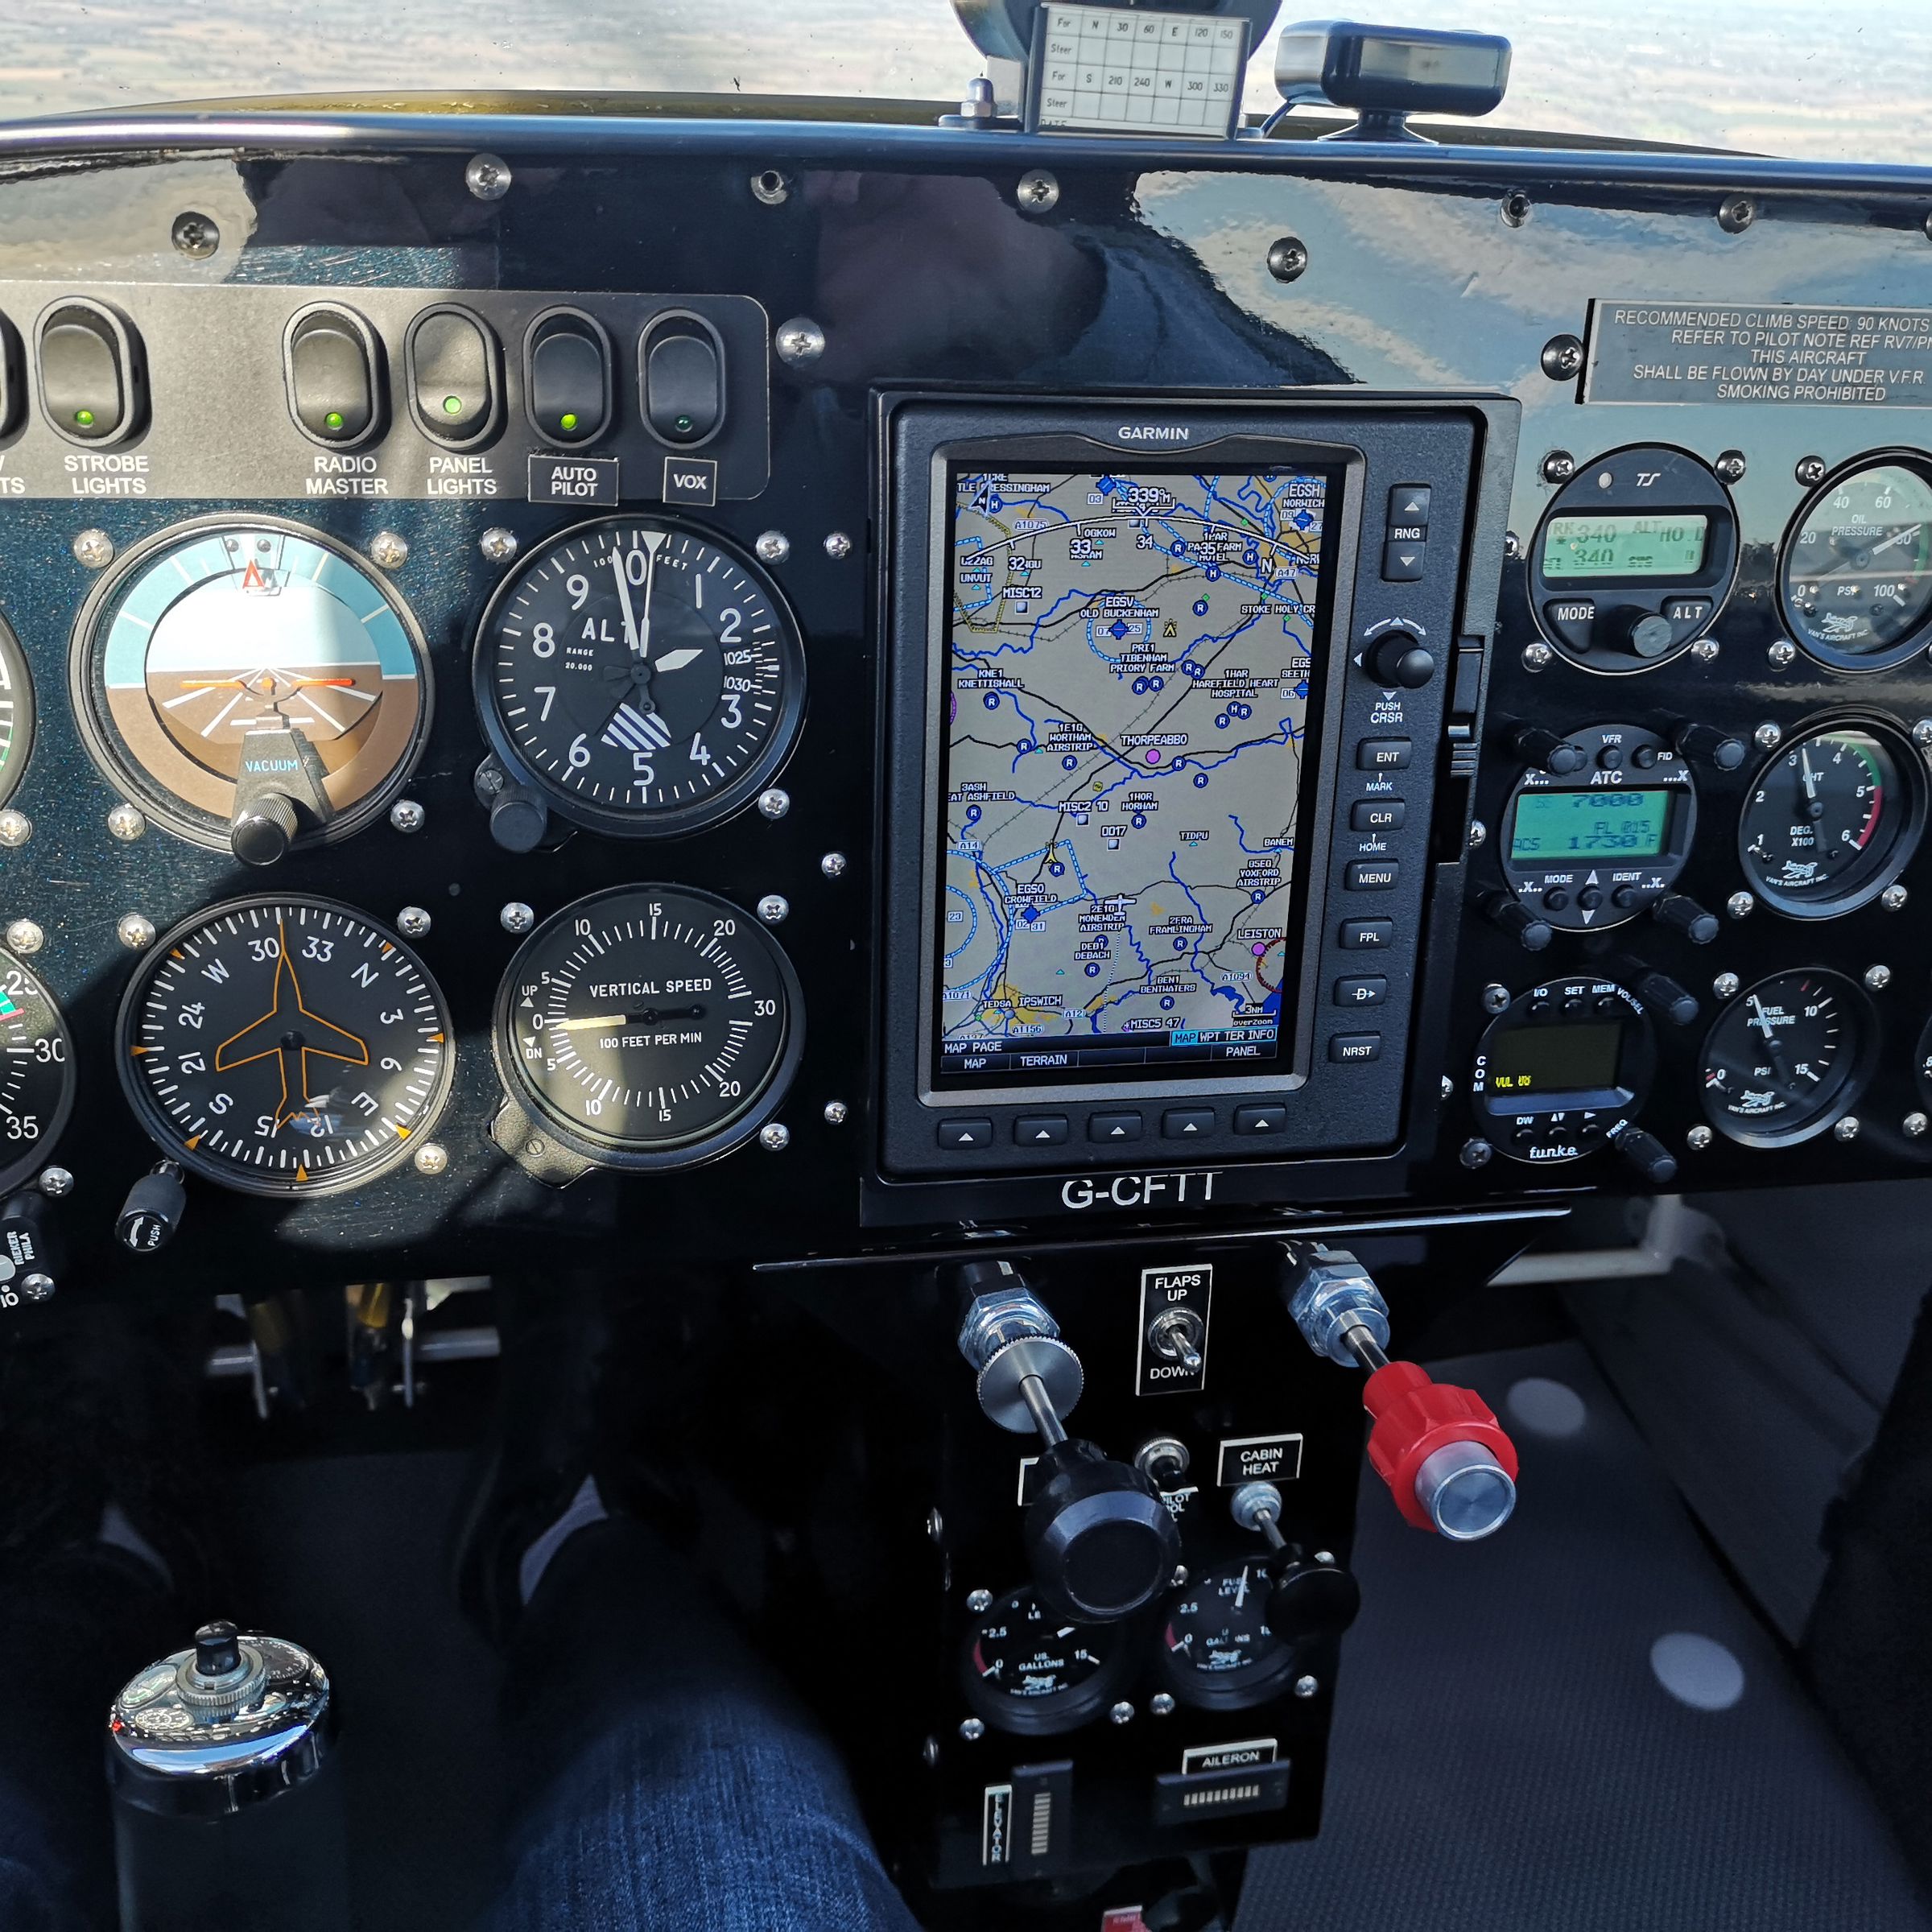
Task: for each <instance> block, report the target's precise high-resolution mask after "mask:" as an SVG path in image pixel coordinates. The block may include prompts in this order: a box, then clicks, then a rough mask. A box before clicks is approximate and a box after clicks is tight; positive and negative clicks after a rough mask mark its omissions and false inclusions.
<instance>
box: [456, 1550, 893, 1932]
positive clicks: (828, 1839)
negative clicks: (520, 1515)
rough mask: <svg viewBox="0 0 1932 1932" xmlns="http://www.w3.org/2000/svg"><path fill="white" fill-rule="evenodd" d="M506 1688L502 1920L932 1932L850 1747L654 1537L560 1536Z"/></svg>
mask: <svg viewBox="0 0 1932 1932" xmlns="http://www.w3.org/2000/svg"><path fill="white" fill-rule="evenodd" d="M510 1686H511V1690H510V1708H509V1716H510V1728H511V1732H512V1735H513V1737H514V1740H515V1741H516V1743H517V1744H518V1747H519V1749H520V1752H521V1755H522V1761H521V1763H520V1765H519V1770H520V1772H521V1773H522V1777H523V1779H524V1781H525V1785H526V1792H527V1796H526V1798H525V1799H524V1802H523V1803H522V1805H521V1806H519V1816H520V1823H519V1824H518V1828H517V1830H516V1832H515V1835H514V1838H513V1841H512V1845H511V1859H512V1871H511V1876H510V1881H509V1885H508V1887H507V1889H506V1893H505V1896H504V1897H503V1900H502V1903H501V1905H499V1906H498V1907H497V1910H496V1912H495V1913H494V1914H493V1918H492V1921H491V1924H492V1932H875V1929H876V1932H917V1929H916V1926H915V1925H914V1920H913V1918H912V1916H911V1914H910V1913H909V1912H908V1911H907V1910H906V1906H905V1905H904V1904H903V1903H902V1901H901V1900H900V1899H899V1897H898V1893H896V1892H894V1889H893V1887H892V1884H891V1881H890V1880H889V1879H888V1878H887V1877H886V1872H885V1870H884V1868H883V1867H882V1866H881V1864H880V1863H879V1856H878V1854H877V1852H876V1851H874V1850H873V1846H872V1842H871V1840H870V1839H869V1838H868V1837H867V1835H866V1833H865V1826H864V1824H863V1823H861V1820H860V1818H859V1814H858V1808H857V1804H856V1803H855V1802H854V1800H853V1798H852V1790H851V1787H850V1785H849V1784H848V1781H847V1780H846V1777H845V1772H844V1766H843V1765H841V1764H840V1761H839V1758H838V1755H837V1753H836V1752H835V1751H834V1750H833V1749H832V1746H831V1744H829V1743H828V1741H827V1740H826V1739H825V1738H824V1736H822V1735H821V1734H820V1733H819V1732H818V1730H817V1728H815V1725H814V1724H813V1723H812V1721H811V1719H810V1718H809V1717H808V1716H807V1714H806V1713H805V1712H804V1711H803V1710H802V1709H801V1708H800V1707H799V1705H798V1703H796V1701H795V1699H793V1698H792V1696H791V1693H790V1692H789V1691H787V1690H786V1688H785V1686H783V1685H782V1684H781V1683H780V1682H778V1680H777V1679H776V1678H774V1676H772V1675H771V1674H770V1673H769V1671H768V1670H766V1666H764V1665H763V1663H762V1662H760V1661H759V1660H758V1658H757V1657H754V1656H753V1654H752V1653H750V1652H749V1649H747V1647H746V1646H745V1645H744V1644H743V1643H742V1642H741V1641H740V1640H739V1639H738V1637H737V1635H736V1633H734V1632H733V1631H732V1630H731V1629H729V1627H728V1626H727V1625H726V1624H725V1623H724V1621H723V1620H722V1619H721V1618H720V1616H719V1614H718V1612H717V1610H716V1607H715V1606H714V1605H713V1604H712V1603H711V1601H710V1600H709V1599H708V1597H707V1596H704V1594H703V1593H702V1591H700V1588H699V1587H698V1586H697V1585H696V1583H695V1582H694V1581H693V1580H692V1579H691V1578H690V1576H689V1575H688V1573H687V1571H685V1570H684V1568H683V1565H682V1564H681V1563H679V1561H678V1560H677V1559H676V1558H675V1556H673V1555H672V1554H671V1552H670V1551H669V1550H667V1549H666V1548H665V1546H663V1544H662V1543H661V1542H659V1541H658V1538H656V1537H655V1536H654V1534H652V1533H651V1532H650V1530H646V1529H643V1528H642V1527H641V1526H640V1525H638V1524H636V1523H634V1522H628V1521H610V1522H606V1523H600V1524H597V1525H595V1526H594V1527H592V1528H590V1529H588V1530H580V1531H578V1533H577V1534H576V1535H575V1536H573V1537H572V1538H571V1539H570V1540H569V1542H567V1543H565V1544H564V1546H563V1548H562V1549H561V1550H559V1552H558V1553H557V1554H556V1556H555V1558H552V1560H551V1564H550V1567H549V1568H548V1569H547V1571H545V1572H544V1575H543V1582H542V1583H541V1584H539V1587H538V1589H537V1593H536V1595H535V1598H534V1599H533V1600H532V1601H531V1603H530V1608H529V1610H528V1612H526V1616H525V1617H524V1620H523V1623H522V1627H521V1629H520V1630H519V1631H518V1637H517V1642H516V1647H515V1650H514V1653H513V1655H512V1657H511V1660H510Z"/></svg>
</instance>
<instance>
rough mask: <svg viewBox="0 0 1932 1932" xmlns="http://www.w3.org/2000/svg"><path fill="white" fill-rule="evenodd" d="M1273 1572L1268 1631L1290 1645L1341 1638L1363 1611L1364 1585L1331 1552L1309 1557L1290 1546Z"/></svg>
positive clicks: (1273, 1564)
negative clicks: (1326, 1638) (1324, 1638)
mask: <svg viewBox="0 0 1932 1932" xmlns="http://www.w3.org/2000/svg"><path fill="white" fill-rule="evenodd" d="M1269 1573H1270V1574H1271V1575H1272V1576H1273V1577H1274V1587H1273V1589H1272V1590H1271V1591H1270V1592H1269V1598H1268V1628H1269V1629H1270V1630H1271V1631H1273V1632H1274V1634H1275V1635H1276V1636H1277V1637H1280V1638H1281V1639H1282V1641H1283V1642H1284V1643H1289V1644H1306V1643H1311V1642H1314V1641H1317V1640H1319V1639H1320V1638H1322V1637H1340V1635H1341V1634H1342V1633H1343V1632H1344V1630H1346V1629H1348V1626H1349V1625H1350V1624H1352V1623H1353V1622H1354V1621H1355V1620H1356V1615H1357V1613H1358V1612H1360V1609H1361V1607H1362V1587H1361V1585H1360V1583H1357V1582H1356V1580H1355V1579H1354V1577H1353V1576H1352V1575H1350V1574H1349V1572H1348V1571H1346V1570H1344V1568H1343V1567H1341V1565H1340V1563H1337V1562H1335V1559H1334V1558H1333V1557H1331V1556H1330V1555H1328V1554H1327V1552H1326V1551H1325V1550H1318V1551H1317V1552H1316V1553H1315V1554H1314V1555H1312V1556H1307V1555H1304V1554H1302V1551H1300V1550H1297V1549H1295V1548H1294V1547H1293V1546H1290V1547H1289V1548H1288V1549H1286V1550H1282V1552H1281V1553H1280V1554H1278V1555H1277V1556H1275V1557H1274V1558H1273V1559H1272V1560H1271V1561H1270V1563H1269Z"/></svg>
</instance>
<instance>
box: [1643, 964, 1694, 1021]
mask: <svg viewBox="0 0 1932 1932" xmlns="http://www.w3.org/2000/svg"><path fill="white" fill-rule="evenodd" d="M1637 997H1638V998H1639V999H1640V1000H1641V1001H1643V1003H1644V1004H1645V1005H1646V1006H1648V1007H1649V1009H1650V1010H1651V1011H1652V1012H1653V1013H1662V1015H1663V1016H1664V1018H1666V1019H1667V1020H1668V1021H1669V1022H1670V1024H1671V1025H1672V1026H1691V1024H1692V1023H1693V1022H1695V1020H1696V1018H1697V1012H1698V1007H1697V1001H1696V1000H1695V997H1693V996H1692V995H1691V994H1690V993H1686V991H1685V990H1684V989H1683V988H1682V987H1681V986H1680V985H1678V983H1677V981H1676V980H1674V979H1671V978H1670V977H1669V976H1666V974H1664V973H1661V972H1647V973H1645V975H1644V976H1643V977H1642V978H1641V980H1638V981H1637Z"/></svg>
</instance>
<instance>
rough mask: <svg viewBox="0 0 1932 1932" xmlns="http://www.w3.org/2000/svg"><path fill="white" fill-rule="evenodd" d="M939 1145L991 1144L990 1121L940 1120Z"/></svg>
mask: <svg viewBox="0 0 1932 1932" xmlns="http://www.w3.org/2000/svg"><path fill="white" fill-rule="evenodd" d="M939 1145H940V1146H942V1147H952V1148H955V1149H957V1148H961V1147H990V1146H992V1145H993V1122H992V1121H940V1122H939Z"/></svg>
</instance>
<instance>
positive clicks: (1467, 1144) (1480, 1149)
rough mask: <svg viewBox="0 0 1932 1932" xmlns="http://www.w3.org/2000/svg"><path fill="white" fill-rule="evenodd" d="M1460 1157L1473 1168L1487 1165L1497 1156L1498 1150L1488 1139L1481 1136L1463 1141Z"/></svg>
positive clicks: (1466, 1164) (1464, 1164) (1465, 1164)
mask: <svg viewBox="0 0 1932 1932" xmlns="http://www.w3.org/2000/svg"><path fill="white" fill-rule="evenodd" d="M1460 1158H1461V1160H1462V1163H1463V1166H1465V1167H1468V1168H1470V1169H1472V1170H1473V1169H1476V1168H1477V1167H1487V1166H1488V1165H1489V1163H1490V1162H1492V1160H1494V1159H1495V1158H1496V1150H1495V1149H1494V1148H1493V1147H1492V1146H1490V1145H1489V1143H1488V1141H1485V1140H1484V1139H1482V1138H1480V1137H1478V1138H1476V1139H1475V1140H1471V1141H1463V1151H1462V1154H1461V1157H1460Z"/></svg>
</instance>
